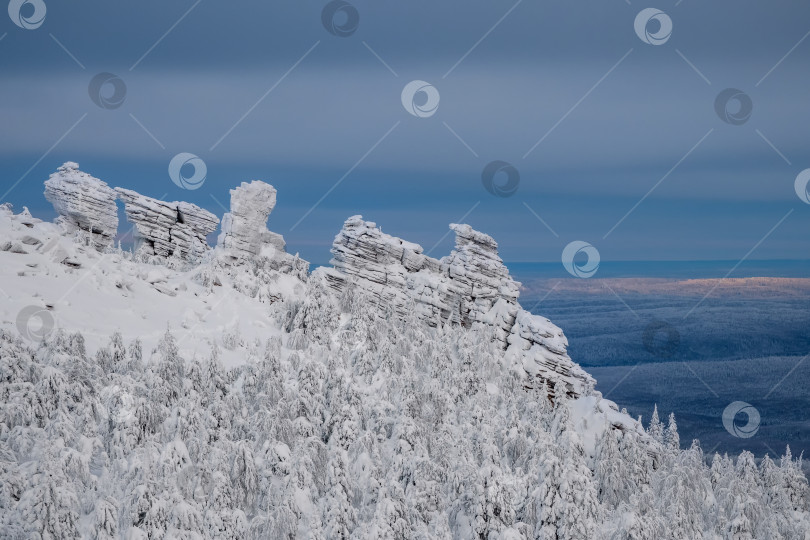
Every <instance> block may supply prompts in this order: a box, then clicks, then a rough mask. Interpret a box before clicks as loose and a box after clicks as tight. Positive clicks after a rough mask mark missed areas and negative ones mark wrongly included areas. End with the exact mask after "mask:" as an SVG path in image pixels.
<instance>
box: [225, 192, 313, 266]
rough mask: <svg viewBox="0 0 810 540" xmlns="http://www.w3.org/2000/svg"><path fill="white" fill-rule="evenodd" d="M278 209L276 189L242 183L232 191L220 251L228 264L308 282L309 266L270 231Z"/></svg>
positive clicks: (280, 238) (278, 235)
mask: <svg viewBox="0 0 810 540" xmlns="http://www.w3.org/2000/svg"><path fill="white" fill-rule="evenodd" d="M275 207H276V188H274V187H273V186H271V185H270V184H266V183H264V182H262V181H261V180H254V181H253V182H250V183H248V182H242V184H241V185H240V186H239V187H237V188H235V189H232V190H231V211H230V212H228V213H226V214H225V215H224V216H222V232H221V233H220V235H219V238H218V239H217V250H218V253H220V254H221V255H222V257H221V258H222V260H223V261H224V262H225V263H227V264H232V265H244V264H247V263H250V264H254V265H256V266H257V268H256V271H257V272H258V271H259V270H260V268H261V269H265V270H268V269H269V270H275V271H281V272H283V273H286V274H291V275H294V276H298V277H299V278H301V279H302V280H306V277H307V273H308V271H309V263H308V262H307V261H304V260H303V259H300V258H299V257H298V256H297V255H291V254H289V253H287V252H286V251H285V249H284V248H285V246H286V243H285V242H284V237H283V236H281V235H280V234H278V233H274V232H273V231H270V230H268V229H267V219H268V218H269V217H270V213H271V212H272V211H273V208H275Z"/></svg>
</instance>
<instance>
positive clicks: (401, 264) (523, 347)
mask: <svg viewBox="0 0 810 540" xmlns="http://www.w3.org/2000/svg"><path fill="white" fill-rule="evenodd" d="M450 228H451V229H452V230H453V231H454V232H455V233H456V247H455V249H454V250H453V251H452V252H451V253H450V255H448V256H446V257H443V258H442V259H440V260H438V259H433V258H431V257H429V256H427V255H425V254H424V253H423V249H422V247H421V246H419V245H418V244H414V243H411V242H407V241H405V240H402V239H400V238H396V237H393V236H390V235H388V234H385V233H383V232H382V231H381V230H380V229H379V228H378V227H377V225H376V224H375V223H373V222H370V221H364V220H363V218H362V216H352V217H350V218H349V219H348V220H346V222H345V223H344V225H343V229H341V231H340V233H339V234H338V235H337V236H336V237H335V240H334V243H333V244H332V255H333V258H332V261H331V262H332V265H333V266H334V268H332V269H328V270H326V271H325V276H326V279H327V282H328V283H329V286H330V287H331V288H333V289H334V290H337V291H343V290H345V289H346V288H349V287H352V286H356V287H359V288H360V289H362V290H363V291H365V292H366V293H369V294H370V295H371V297H372V298H374V299H375V301H376V303H377V304H378V305H379V306H380V307H383V306H384V307H385V308H386V309H391V310H392V311H393V312H395V313H396V314H397V315H399V316H400V317H401V318H405V317H407V316H408V315H409V313H410V311H411V310H414V311H415V315H416V316H417V317H419V318H421V319H422V320H423V321H425V322H426V323H427V324H429V325H431V326H440V325H443V324H446V323H453V324H460V325H461V326H463V327H473V326H477V325H483V326H485V327H490V328H491V329H492V331H493V333H494V335H495V339H496V340H497V341H498V343H499V344H500V346H501V348H502V349H504V350H506V352H507V354H506V357H507V358H508V359H510V360H511V361H513V362H514V363H515V364H516V365H518V366H520V367H521V368H523V370H524V371H525V372H526V373H527V374H528V375H530V376H533V377H537V378H538V379H540V380H546V381H547V382H548V383H549V385H550V386H552V385H553V383H555V382H557V381H561V382H563V383H564V384H565V386H566V388H567V391H568V393H570V394H571V395H573V396H580V395H583V394H585V393H587V392H588V391H589V389H590V388H592V387H593V385H594V384H595V381H594V380H593V378H592V377H591V376H590V375H588V374H587V373H586V372H585V371H583V370H582V369H581V368H580V367H579V366H578V365H577V364H575V363H574V362H573V361H572V360H571V358H570V357H569V356H568V354H567V352H566V349H567V346H568V341H567V340H566V338H565V335H564V334H563V332H562V330H560V329H559V328H558V327H557V326H555V325H554V324H552V323H551V321H549V320H548V319H546V318H544V317H539V316H537V315H532V314H531V313H529V312H528V311H526V310H524V309H522V308H521V306H520V304H518V301H517V299H518V296H519V294H520V283H518V282H517V281H515V280H513V279H512V277H511V276H510V275H509V270H508V269H507V268H506V266H505V265H504V264H503V261H502V260H501V258H500V257H499V256H498V244H497V242H495V240H494V239H493V238H492V237H491V236H489V235H486V234H484V233H482V232H479V231H476V230H474V229H473V228H472V227H470V226H469V225H457V224H451V225H450Z"/></svg>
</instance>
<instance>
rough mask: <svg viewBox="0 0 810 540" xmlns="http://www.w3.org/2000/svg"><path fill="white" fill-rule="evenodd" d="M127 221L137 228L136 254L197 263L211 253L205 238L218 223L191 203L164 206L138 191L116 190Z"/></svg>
mask: <svg viewBox="0 0 810 540" xmlns="http://www.w3.org/2000/svg"><path fill="white" fill-rule="evenodd" d="M115 191H116V192H117V193H118V195H119V197H120V198H121V200H122V201H124V209H125V211H126V215H127V220H128V221H129V222H130V223H132V224H134V225H135V240H136V245H137V247H136V251H137V252H139V253H144V254H146V255H154V256H158V257H170V256H177V257H180V258H181V259H183V260H196V259H198V258H199V257H200V256H201V255H203V254H204V253H206V252H208V251H210V249H211V248H210V247H209V246H208V244H207V243H206V236H208V235H209V234H211V233H212V232H214V231H215V230H216V228H217V225H219V219H217V217H216V216H215V215H214V214H212V213H211V212H209V211H208V210H204V209H202V208H200V207H199V206H197V205H194V204H191V203H188V202H165V201H161V200H158V199H153V198H151V197H147V196H145V195H141V194H139V193H136V192H135V191H132V190H129V189H124V188H116V189H115Z"/></svg>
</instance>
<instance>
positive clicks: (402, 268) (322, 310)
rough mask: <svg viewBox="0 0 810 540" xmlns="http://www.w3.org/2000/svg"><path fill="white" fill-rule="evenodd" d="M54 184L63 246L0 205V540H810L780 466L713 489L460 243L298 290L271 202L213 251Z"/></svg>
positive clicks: (464, 231)
mask: <svg viewBox="0 0 810 540" xmlns="http://www.w3.org/2000/svg"><path fill="white" fill-rule="evenodd" d="M46 186H47V187H46V189H47V191H46V195H47V197H48V200H50V201H51V202H52V203H53V204H54V207H55V208H56V210H57V212H58V213H59V215H60V217H59V218H58V219H57V222H56V223H44V222H41V221H40V220H38V219H36V218H35V217H33V216H31V215H30V214H29V213H28V212H27V210H23V211H22V212H20V213H17V214H15V213H14V212H13V211H12V209H11V208H10V207H8V206H0V295H1V296H2V298H3V300H2V302H0V323H1V324H2V329H0V394H1V395H2V403H1V404H0V530H2V531H4V532H3V536H4V537H12V538H28V537H42V538H62V537H76V536H83V537H94V538H116V537H128V538H147V537H148V538H177V537H181V538H292V537H300V538H348V537H353V538H435V537H440V538H444V537H448V538H449V537H454V538H547V539H569V538H570V539H574V538H577V539H579V538H650V539H653V538H655V539H659V538H678V539H681V538H683V539H687V538H688V539H692V538H810V533H809V532H808V531H809V530H810V521H809V519H810V518H809V517H808V512H807V510H808V492H807V481H806V479H805V478H804V476H803V475H802V473H801V470H800V467H799V464H798V462H797V461H796V460H794V459H793V458H792V457H791V456H790V454H789V451H788V452H787V455H786V456H785V458H783V459H782V462H781V463H780V464H779V465H777V464H775V463H773V462H772V461H770V460H769V459H767V458H766V459H764V460H762V461H761V463H759V464H757V463H756V462H755V461H754V459H753V456H751V455H750V454H742V455H741V456H740V457H739V458H737V459H736V462H735V461H733V460H731V459H729V458H722V457H720V456H715V459H714V462H713V463H712V466H711V468H709V467H707V466H706V465H705V464H704V458H703V455H702V451H701V450H700V447H699V445H697V444H696V443H695V444H693V445H692V446H691V448H690V449H688V450H681V449H680V443H679V440H678V435H677V427H676V426H675V422H674V419H672V418H671V419H670V422H669V425H668V426H667V427H666V428H665V427H664V426H663V424H662V423H661V422H659V420H658V417H657V414H656V415H654V416H653V419H652V420H651V422H650V423H649V426H648V428H647V429H644V428H643V427H642V425H641V424H640V422H638V421H636V420H634V419H631V418H629V417H628V416H627V415H626V414H624V413H622V412H619V410H618V407H617V406H616V405H615V404H614V403H612V402H610V401H608V400H604V399H602V398H601V395H600V394H599V393H598V392H595V391H594V390H593V385H594V381H593V378H592V377H590V375H588V374H587V373H585V372H584V371H583V370H582V369H581V368H580V367H579V366H578V365H577V364H575V363H574V362H573V361H572V360H571V358H570V357H569V356H568V354H567V352H566V348H567V341H566V339H565V336H564V334H563V333H562V331H561V330H560V329H559V328H558V327H556V326H555V325H554V324H552V323H551V322H550V321H548V320H547V319H545V318H543V317H539V316H536V315H532V314H530V313H528V312H527V311H525V310H523V309H522V308H521V306H520V304H519V303H518V296H519V286H520V285H519V284H518V283H517V282H515V281H514V280H513V279H512V278H511V277H510V275H509V271H508V269H507V268H506V267H505V266H504V265H503V262H502V261H501V259H500V258H499V257H498V254H497V244H496V243H495V240H494V239H492V238H491V237H489V236H487V235H486V234H484V233H481V232H478V231H475V230H473V229H472V228H470V227H469V226H467V225H452V226H451V227H452V229H453V230H454V232H455V233H456V248H455V249H454V250H453V252H452V253H451V254H449V255H448V256H446V257H444V258H442V259H432V258H430V257H427V256H425V255H424V254H423V250H422V248H421V247H420V246H418V245H416V244H413V243H410V242H407V241H404V240H401V239H398V238H394V237H391V236H389V235H385V234H383V233H382V232H381V231H380V230H379V229H378V228H377V227H376V225H375V224H374V223H372V222H368V221H364V220H363V219H362V218H361V217H360V216H355V217H352V218H349V219H348V220H347V221H346V223H345V225H344V227H343V229H342V230H341V231H340V232H339V233H338V234H337V236H336V237H335V242H334V245H333V250H332V252H333V256H334V259H333V268H328V269H327V268H323V269H318V270H316V271H315V272H313V273H311V274H310V273H309V272H308V264H307V263H306V262H305V261H302V260H301V259H299V258H298V257H297V256H296V255H291V254H289V253H287V252H286V251H285V243H284V240H283V238H282V237H281V235H279V234H277V233H273V232H272V231H270V230H268V229H267V223H266V222H267V219H268V216H269V215H270V213H271V211H272V209H273V207H274V206H275V204H276V191H275V189H274V188H273V187H272V186H269V185H267V184H264V183H262V182H258V181H254V182H252V183H243V184H242V185H241V186H239V187H237V188H236V189H234V190H232V191H231V211H230V212H229V213H228V214H226V215H225V216H223V217H222V220H221V234H220V236H219V240H218V244H217V246H216V247H215V248H213V249H211V248H210V247H208V246H207V245H205V244H204V238H205V235H206V234H208V233H210V232H212V231H214V230H215V227H216V223H217V217H216V216H213V215H212V214H210V213H208V212H207V211H205V210H203V209H200V208H198V207H196V206H194V205H190V204H189V203H183V202H172V203H166V202H163V201H158V200H156V199H152V198H149V197H147V196H143V195H140V194H138V193H136V192H134V191H131V190H128V189H125V188H121V187H117V188H115V189H113V188H110V187H109V186H107V185H106V184H105V183H103V182H101V181H100V180H98V179H95V178H93V177H92V176H90V175H87V174H85V173H82V172H81V171H79V169H78V165H76V164H73V163H67V164H65V165H64V166H63V167H61V168H60V169H59V171H57V172H56V173H55V174H54V175H52V177H51V179H49V180H48V182H47V184H46ZM116 198H120V199H121V200H123V202H124V204H125V205H126V213H127V217H128V220H129V221H130V222H131V223H132V224H133V225H134V227H135V236H136V238H137V239H138V244H137V247H136V249H135V250H134V252H125V251H121V250H120V249H119V248H116V247H115V246H114V245H113V241H112V239H113V238H114V237H115V234H116V230H117V225H118V224H117V217H115V222H113V219H112V217H111V216H115V213H114V212H112V213H111V208H114V207H115V204H116V203H115V200H116ZM111 204H112V207H111V206H110V205H111Z"/></svg>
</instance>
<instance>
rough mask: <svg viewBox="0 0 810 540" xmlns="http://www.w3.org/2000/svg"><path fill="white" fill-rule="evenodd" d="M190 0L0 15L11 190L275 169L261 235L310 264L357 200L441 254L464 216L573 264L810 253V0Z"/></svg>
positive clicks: (138, 186)
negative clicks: (581, 248) (415, 88)
mask: <svg viewBox="0 0 810 540" xmlns="http://www.w3.org/2000/svg"><path fill="white" fill-rule="evenodd" d="M195 1H196V0H182V1H176V0H171V1H167V0H161V1H157V0H141V1H139V2H109V1H100V0H99V1H82V2H70V3H67V2H56V1H55V0H44V4H45V5H46V7H47V12H46V16H45V19H44V22H43V23H42V24H41V26H39V27H38V28H33V29H25V28H20V27H18V26H17V25H16V24H15V22H14V21H12V18H11V17H10V16H9V17H5V16H3V17H0V36H4V37H2V38H0V73H2V75H0V119H2V120H1V121H0V125H2V130H0V171H2V172H0V183H2V184H1V185H0V187H2V189H0V191H1V192H6V191H9V189H10V188H12V187H13V186H14V188H13V189H10V192H9V193H8V194H7V195H6V196H5V197H3V199H4V200H8V201H10V202H12V203H13V204H14V205H15V207H17V208H20V207H21V206H23V205H27V206H28V207H29V208H30V209H31V211H32V212H34V213H35V214H39V215H41V216H43V217H50V216H52V209H51V208H50V205H49V204H48V203H47V201H45V199H44V197H43V195H42V191H43V186H42V182H43V181H44V180H45V179H47V177H48V175H49V174H50V173H52V172H53V171H55V170H56V168H57V167H58V166H59V165H60V164H61V163H63V162H65V161H69V160H70V161H76V162H78V163H79V164H80V165H81V168H82V170H84V171H86V172H89V173H91V174H93V175H94V176H97V177H99V178H101V179H102V180H104V181H106V182H107V183H109V184H111V185H114V186H122V187H127V188H131V189H135V190H137V191H139V192H141V193H144V194H146V195H150V196H153V197H158V198H160V197H164V196H165V197H166V199H167V200H188V201H191V202H194V203H196V204H199V205H200V206H203V207H205V208H207V209H209V210H211V211H213V212H214V213H216V214H218V215H221V214H222V212H223V210H222V208H221V207H220V206H219V202H221V203H222V204H224V205H225V206H227V204H228V190H229V189H230V188H232V187H234V186H236V185H238V183H240V182H242V181H249V180H253V179H260V180H264V181H266V182H269V183H272V184H273V185H274V186H276V187H277V189H278V191H279V194H278V205H277V207H276V210H275V211H274V212H273V214H272V215H271V217H270V221H269V227H270V228H271V229H272V230H274V231H277V232H279V233H282V234H283V235H284V236H285V238H286V240H287V243H288V247H289V250H290V251H293V252H295V251H299V252H300V253H301V255H302V256H303V257H304V258H306V259H308V260H311V261H313V262H316V263H324V262H327V261H328V259H329V252H328V249H329V246H330V245H331V242H332V239H333V238H334V235H335V234H336V233H337V232H338V230H339V229H340V227H341V225H342V223H343V221H344V220H345V219H346V218H347V217H349V216H351V215H354V214H362V215H363V216H364V217H365V218H366V219H369V220H373V221H376V222H377V223H378V224H380V225H381V226H382V228H383V230H384V231H385V232H388V233H390V234H394V235H397V236H401V237H403V238H406V239H408V240H410V241H414V242H418V243H420V244H422V246H423V247H424V248H425V250H430V249H431V248H434V246H436V247H435V250H434V251H433V253H432V254H433V255H435V256H441V255H443V254H446V253H447V252H449V250H450V249H451V247H452V237H451V236H445V232H446V231H447V224H448V223H450V222H457V221H464V222H468V223H470V224H471V225H472V226H473V227H475V228H477V229H480V230H483V231H485V232H487V233H489V234H491V235H492V236H493V237H495V239H496V240H497V241H498V242H499V244H500V246H501V254H502V256H503V258H504V259H505V260H507V261H555V260H559V257H560V254H561V252H562V249H563V247H564V246H565V245H566V244H567V243H568V242H571V241H573V240H584V241H587V242H589V243H591V244H593V245H594V246H595V247H597V248H598V250H599V252H600V253H601V257H602V259H603V260H662V259H729V260H739V259H740V258H742V257H743V256H745V255H746V253H748V252H749V250H751V249H752V248H753V247H754V246H757V244H758V243H759V242H760V241H761V240H762V242H761V243H760V244H759V245H758V246H757V247H756V249H755V250H754V251H753V252H752V253H751V255H750V258H799V259H807V258H810V234H808V233H809V232H810V205H809V204H805V203H804V202H802V201H801V200H800V199H799V197H797V195H796V192H795V190H794V180H795V178H796V176H797V174H798V173H799V172H800V171H802V170H803V169H807V168H810V144H808V141H810V93H809V91H810V69H808V67H810V63H809V61H810V37H808V35H810V5H808V3H807V2H806V1H799V0H794V1H781V2H771V3H766V2H761V1H758V2H754V1H745V2H740V1H733V2H732V1H716V2H710V3H709V2H700V1H697V0H682V1H677V0H667V1H664V2H661V3H658V4H654V5H652V6H651V5H648V4H646V3H644V4H642V3H639V2H638V1H637V0H630V1H625V0H600V1H580V2H572V1H564V0H556V1H550V2H548V1H537V0H523V1H521V2H517V3H515V2H514V1H513V0H497V1H496V0H493V1H487V2H483V1H482V2H470V1H469V0H467V1H461V0H458V1H456V0H453V1H441V2H437V1H435V0H433V1H421V0H416V1H415V0H411V1H408V2H379V1H376V2H372V1H367V0H352V1H351V4H350V5H348V6H346V5H344V6H343V8H342V11H340V10H339V11H338V12H337V13H336V15H335V17H334V19H329V17H327V19H328V20H333V21H334V24H335V26H334V27H333V28H337V29H338V30H339V29H340V28H342V27H344V26H345V25H346V23H348V24H349V25H351V23H352V22H353V21H352V20H351V17H348V18H347V14H348V15H352V14H353V10H355V11H356V14H357V16H358V17H359V23H358V24H357V27H356V29H354V31H353V32H352V31H351V29H348V30H347V31H346V33H350V34H351V35H347V36H338V35H334V34H333V33H330V32H329V31H328V30H327V28H326V27H325V26H324V24H323V20H324V16H323V14H324V8H325V6H327V5H328V3H327V2H325V1H317V2H316V1H312V0H306V1H292V0H287V1H281V2H255V1H254V2H248V1H245V0H236V1H229V2H222V1H215V0H201V1H199V2H196V3H195ZM18 3H19V2H18ZM35 7H36V6H35V5H34V4H28V5H23V7H22V9H23V13H22V15H23V21H22V23H21V24H23V23H25V20H28V21H29V23H28V24H27V25H28V26H32V25H33V26H35V25H36V24H35V20H34V19H36V15H37V14H36V13H35V11H36V10H35ZM648 7H654V8H657V9H659V10H660V11H662V12H663V13H664V15H663V17H664V19H661V17H658V20H666V19H667V18H668V20H669V21H671V23H672V32H671V35H670V36H669V38H668V39H665V40H664V41H665V42H663V43H661V44H658V45H655V44H651V43H647V42H645V41H644V40H643V39H642V38H641V37H639V35H637V32H636V29H635V28H634V21H635V19H636V17H637V15H638V14H639V12H641V11H642V9H644V8H648ZM327 15H328V13H327ZM31 21H34V22H33V23H32V22H31ZM18 22H20V21H19V19H18ZM659 24H660V23H659V22H656V20H651V21H650V22H649V24H647V25H646V26H644V25H642V34H641V35H642V36H643V37H646V35H647V34H645V33H644V30H646V32H647V33H648V34H649V35H651V36H652V37H651V38H649V39H648V41H653V42H655V37H656V36H658V35H659V34H661V32H660V27H659ZM24 25H25V24H24ZM338 33H339V32H338ZM804 38H807V39H804ZM102 72H107V73H112V74H114V75H116V76H117V77H118V78H120V80H121V81H123V83H124V84H125V85H126V94H125V95H124V96H123V103H122V104H121V105H120V106H119V107H117V108H111V109H105V108H102V107H100V106H98V105H97V104H96V103H94V101H93V99H91V96H90V92H89V85H90V82H91V80H92V79H93V78H94V77H95V76H96V75H97V74H99V73H102ZM414 80H421V81H426V82H427V83H429V84H430V85H432V86H433V87H434V88H435V92H436V93H437V94H438V95H439V97H440V99H439V104H438V108H436V110H435V112H433V111H430V112H433V114H430V112H428V113H426V114H424V115H423V116H424V117H418V116H414V115H412V114H410V113H409V112H408V111H407V110H406V108H405V107H404V106H403V103H402V96H401V93H402V91H403V88H405V87H406V85H408V83H410V82H411V81H414ZM727 88H736V89H739V90H741V91H742V92H743V93H744V94H745V95H746V96H748V98H750V100H751V103H752V105H753V110H752V112H751V115H750V118H748V119H747V120H745V119H741V121H738V122H737V123H738V125H734V124H733V123H728V122H725V121H724V120H723V119H721V118H720V116H719V115H718V113H717V111H716V107H715V101H716V97H717V96H718V94H720V93H721V92H722V91H723V90H725V89H727ZM112 89H113V87H112V85H110V84H108V85H105V86H104V87H102V92H103V97H107V98H109V97H110V92H111V90H112ZM424 98H425V96H424V94H418V95H417V96H416V98H415V99H416V105H417V107H418V106H422V105H423V103H422V100H423V99H424ZM743 99H745V98H743ZM96 101H98V99H97V100H96ZM738 107H739V102H737V101H733V100H732V101H731V102H730V103H729V105H728V108H727V109H726V110H727V111H728V112H729V114H730V115H731V116H732V120H733V117H734V115H736V114H737V108H738ZM429 108H431V109H432V107H429ZM538 142H539V144H538ZM181 152H189V153H193V154H195V155H197V156H199V157H200V158H201V159H202V160H204V162H205V163H206V165H207V171H208V173H207V177H206V180H205V182H204V184H203V185H202V186H201V187H200V188H199V189H196V190H184V189H182V188H180V187H178V186H176V185H175V184H174V183H173V182H172V180H171V178H170V177H169V173H168V165H169V162H170V160H171V159H172V157H174V156H175V155H176V154H178V153H181ZM495 160H500V161H504V162H507V163H508V164H511V165H512V166H513V167H514V169H515V170H517V171H518V173H519V184H518V185H517V189H516V191H515V192H514V193H513V194H512V195H511V196H509V197H500V196H497V195H493V194H492V193H490V192H489V191H488V190H487V189H485V186H484V184H483V182H482V171H483V170H484V168H485V166H486V165H487V164H488V163H490V162H492V161H495ZM347 173H348V174H347ZM505 178H506V177H505V176H503V175H499V176H497V177H496V178H495V185H496V187H497V186H498V185H499V184H502V183H503V182H504V181H505ZM20 179H22V180H20ZM15 184H16V186H15ZM330 190H331V191H330ZM496 191H497V190H496ZM327 192H328V195H327ZM324 195H326V196H325V198H323V197H324ZM645 195H647V196H646V198H645ZM217 201H219V202H217ZM319 201H320V202H319ZM313 206H314V208H313ZM631 210H632V211H631ZM791 211H792V212H791ZM628 212H629V214H628ZM538 216H539V218H541V219H538ZM624 216H626V217H625V218H624V219H623V220H622V218H623V217H624ZM785 216H787V217H785ZM302 218H303V219H302ZM783 218H784V220H783ZM541 220H542V221H541ZM543 222H545V224H544V223H543ZM777 224H779V225H778V226H777V227H776V228H775V229H774V226H776V225H777ZM122 228H123V227H122ZM772 229H773V230H772ZM763 238H764V240H763ZM437 243H438V245H437Z"/></svg>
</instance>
